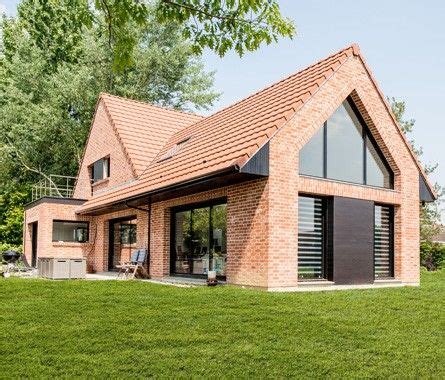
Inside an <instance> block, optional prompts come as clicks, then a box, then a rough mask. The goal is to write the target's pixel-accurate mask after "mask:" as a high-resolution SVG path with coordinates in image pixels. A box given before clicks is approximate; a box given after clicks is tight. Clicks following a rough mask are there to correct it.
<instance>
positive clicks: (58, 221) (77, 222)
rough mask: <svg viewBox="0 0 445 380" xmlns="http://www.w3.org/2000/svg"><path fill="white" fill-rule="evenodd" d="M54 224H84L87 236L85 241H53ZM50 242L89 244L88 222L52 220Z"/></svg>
mask: <svg viewBox="0 0 445 380" xmlns="http://www.w3.org/2000/svg"><path fill="white" fill-rule="evenodd" d="M54 223H71V224H79V223H82V224H86V226H87V227H86V230H87V236H86V240H85V241H77V240H75V241H61V240H54ZM51 241H52V242H53V243H60V242H62V243H81V244H83V243H89V242H90V222H89V221H84V220H63V219H53V222H52V230H51Z"/></svg>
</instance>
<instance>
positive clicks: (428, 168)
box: [388, 97, 444, 242]
mask: <svg viewBox="0 0 445 380" xmlns="http://www.w3.org/2000/svg"><path fill="white" fill-rule="evenodd" d="M388 101H389V103H390V105H391V108H392V111H393V113H394V116H395V117H396V120H397V122H398V123H399V125H400V128H401V129H402V132H403V133H404V134H405V135H406V136H407V137H408V138H409V135H410V133H411V132H412V131H413V128H414V125H415V123H416V121H415V120H414V119H405V111H406V105H405V102H404V101H402V100H397V99H396V98H394V97H393V98H388ZM409 142H410V144H411V146H412V149H413V151H414V152H415V153H416V155H417V157H418V158H419V159H420V158H421V156H422V154H423V150H422V147H418V146H416V144H415V141H414V140H413V139H410V140H409ZM437 165H438V164H434V165H425V167H424V169H425V173H426V174H430V173H432V172H434V170H436V168H437ZM434 188H435V191H436V193H437V194H438V199H437V200H436V201H435V202H432V203H427V204H422V205H421V206H420V240H421V241H422V242H431V239H432V238H433V237H434V236H435V235H437V234H438V233H439V232H440V219H441V218H440V217H441V215H440V203H441V197H442V196H443V194H444V189H443V188H442V187H441V186H440V185H439V184H438V183H435V184H434Z"/></svg>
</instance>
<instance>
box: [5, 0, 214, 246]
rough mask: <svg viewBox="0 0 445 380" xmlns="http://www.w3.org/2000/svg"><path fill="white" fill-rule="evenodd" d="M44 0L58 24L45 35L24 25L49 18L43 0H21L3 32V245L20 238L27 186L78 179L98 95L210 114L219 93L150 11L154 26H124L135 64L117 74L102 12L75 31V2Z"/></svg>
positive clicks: (185, 45)
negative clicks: (51, 176)
mask: <svg viewBox="0 0 445 380" xmlns="http://www.w3.org/2000/svg"><path fill="white" fill-rule="evenodd" d="M41 3H42V4H46V5H45V7H46V8H44V9H49V11H50V13H51V15H52V16H51V18H50V19H51V20H54V23H50V25H48V28H47V29H48V30H47V33H48V35H47V36H46V37H40V34H39V33H37V32H36V31H35V30H34V29H32V28H34V26H33V25H34V24H33V23H30V21H29V20H30V19H31V18H36V19H37V21H38V20H40V21H38V22H41V23H42V25H46V22H49V21H48V19H46V18H45V17H44V15H43V14H40V13H39V12H37V13H35V7H36V4H40V1H32V0H26V1H24V2H22V3H21V5H20V12H19V14H18V16H17V17H16V18H3V20H2V22H1V26H0V28H1V29H0V32H1V36H2V37H1V40H0V212H1V217H0V242H8V243H17V242H18V241H20V240H21V234H22V232H21V218H22V215H21V214H22V211H23V204H25V203H26V202H28V201H29V200H30V199H29V193H30V184H32V183H34V182H36V181H37V180H40V179H41V178H42V177H47V176H48V175H49V174H62V175H76V173H77V169H78V165H79V162H80V159H81V155H82V151H83V147H84V143H85V140H86V136H87V133H88V130H89V127H90V125H91V119H92V116H93V112H94V106H95V103H96V101H97V98H98V95H99V93H100V92H110V93H113V94H116V95H121V96H126V97H131V98H134V99H138V100H143V101H149V102H153V103H156V104H159V105H162V106H168V107H173V108H177V109H185V110H195V109H207V108H208V107H209V106H211V104H212V103H213V102H214V101H215V99H217V97H218V96H219V95H218V94H217V93H215V92H214V91H213V90H212V85H213V73H211V72H210V73H209V72H205V71H204V69H203V64H202V61H201V59H200V58H199V57H198V56H196V54H195V53H194V52H193V50H192V48H191V44H190V43H189V42H188V41H187V40H186V39H185V38H184V37H183V33H182V27H181V26H180V25H179V24H174V23H170V24H166V25H161V24H159V23H158V22H157V21H156V15H155V14H154V11H153V12H152V13H151V14H150V15H149V16H147V17H150V18H151V20H152V21H150V22H147V23H144V24H143V25H138V24H136V23H129V24H128V25H127V31H128V33H129V34H131V35H132V36H133V37H134V38H135V39H136V41H137V44H136V45H135V47H134V49H133V50H132V53H131V54H132V60H133V62H134V64H133V65H132V66H131V67H127V68H126V69H125V70H121V71H119V72H115V71H114V70H113V65H114V58H113V54H114V53H113V51H112V50H111V49H110V46H109V44H108V36H107V33H106V31H105V29H104V28H105V27H106V23H105V22H104V21H103V20H102V21H101V19H100V15H97V17H96V18H95V19H94V20H92V25H91V26H90V27H89V28H88V27H85V26H82V27H81V28H77V27H75V26H73V25H71V24H69V23H68V24H67V25H65V21H66V20H67V19H70V18H71V16H73V18H75V17H77V15H78V14H79V13H80V12H82V10H83V9H84V8H83V3H82V2H81V1H71V0H60V1H51V0H49V1H47V2H43V1H42V2H41ZM49 5H51V7H49ZM42 7H43V5H42ZM79 7H80V9H79ZM44 12H45V11H43V13H44ZM59 16H60V17H59ZM65 19H66V20H65ZM64 20H65V21H64ZM37 21H36V20H34V21H33V22H37ZM64 35H67V39H66V41H61V40H60V38H62V37H61V36H64ZM59 37H60V38H59ZM58 39H59V40H60V42H61V44H60V45H58V43H56V42H55V41H56V40H58ZM62 40H63V38H62ZM64 44H65V45H64Z"/></svg>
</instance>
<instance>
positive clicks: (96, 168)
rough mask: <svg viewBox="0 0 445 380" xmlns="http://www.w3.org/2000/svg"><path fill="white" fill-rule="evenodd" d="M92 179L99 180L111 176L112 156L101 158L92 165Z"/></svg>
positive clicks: (93, 180)
mask: <svg viewBox="0 0 445 380" xmlns="http://www.w3.org/2000/svg"><path fill="white" fill-rule="evenodd" d="M90 170H91V181H92V182H93V183H94V182H97V181H100V180H101V179H104V178H108V177H109V176H110V158H109V157H106V158H101V159H100V160H97V161H96V162H94V163H93V164H92V165H91V166H90Z"/></svg>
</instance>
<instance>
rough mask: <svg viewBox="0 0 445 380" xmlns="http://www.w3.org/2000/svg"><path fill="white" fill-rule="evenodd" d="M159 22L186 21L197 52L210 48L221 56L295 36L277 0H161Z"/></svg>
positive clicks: (251, 49)
mask: <svg viewBox="0 0 445 380" xmlns="http://www.w3.org/2000/svg"><path fill="white" fill-rule="evenodd" d="M156 14H157V18H158V21H160V22H171V21H176V22H178V23H181V24H184V35H185V36H186V37H187V38H190V39H191V40H192V41H193V48H194V50H195V51H196V52H197V53H201V52H202V49H203V48H205V47H208V48H210V49H212V50H214V51H215V52H217V53H218V54H219V55H220V56H223V55H224V54H225V53H226V52H227V51H228V50H231V49H234V50H235V51H236V52H237V53H238V54H239V55H240V56H242V55H243V54H244V52H245V51H253V50H256V49H258V48H259V46H260V45H261V44H262V43H263V42H265V43H266V44H270V43H271V42H277V41H278V38H279V37H290V38H292V37H293V35H294V34H295V26H294V24H293V22H292V21H291V20H289V19H286V18H283V16H282V15H281V13H280V9H279V6H278V3H277V1H276V0H227V1H221V0H211V1H208V0H204V1H202V0H182V1H181V0H177V1H174V0H161V1H159V3H158V5H157V9H156Z"/></svg>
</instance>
